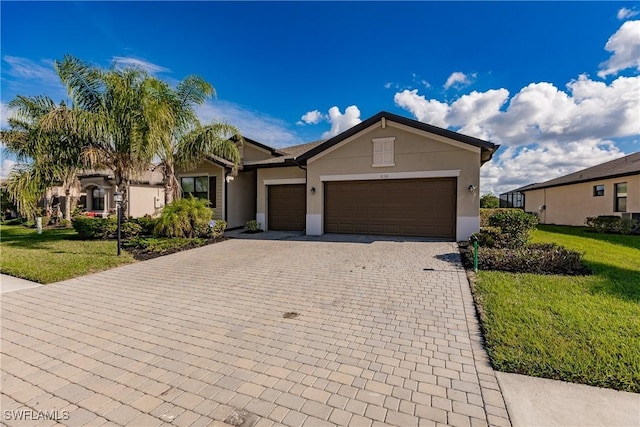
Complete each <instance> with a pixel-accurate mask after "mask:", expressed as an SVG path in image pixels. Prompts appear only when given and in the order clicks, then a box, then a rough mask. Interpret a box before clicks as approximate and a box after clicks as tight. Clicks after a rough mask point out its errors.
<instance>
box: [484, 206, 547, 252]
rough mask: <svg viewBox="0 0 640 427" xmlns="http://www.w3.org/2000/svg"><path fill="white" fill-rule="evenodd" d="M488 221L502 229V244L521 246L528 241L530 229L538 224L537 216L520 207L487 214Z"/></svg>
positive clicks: (514, 246) (512, 246) (513, 246)
mask: <svg viewBox="0 0 640 427" xmlns="http://www.w3.org/2000/svg"><path fill="white" fill-rule="evenodd" d="M488 222H489V225H490V226H492V227H499V228H500V230H502V234H503V235H504V239H503V242H504V246H506V247H510V248H521V247H523V246H525V245H526V244H527V243H528V242H529V238H530V232H531V229H533V228H535V226H536V225H537V224H538V218H537V217H536V216H535V215H532V214H530V213H526V212H524V211H522V210H520V209H504V210H501V211H499V212H495V213H494V214H492V215H491V216H489V219H488Z"/></svg>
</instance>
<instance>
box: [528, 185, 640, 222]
mask: <svg viewBox="0 0 640 427" xmlns="http://www.w3.org/2000/svg"><path fill="white" fill-rule="evenodd" d="M622 182H626V183H627V212H640V174H638V175H631V176H625V177H620V178H609V179H603V180H600V181H590V182H584V183H578V184H571V185H563V186H560V187H551V188H542V189H537V190H531V191H525V211H527V212H533V213H536V214H537V215H538V218H539V219H540V222H541V223H543V224H559V225H584V221H585V219H586V218H587V217H589V216H598V215H621V213H620V212H614V198H615V193H614V191H615V190H614V185H615V184H618V183H622ZM596 185H604V196H594V195H593V187H594V186H596ZM543 205H544V206H546V209H544V210H540V207H541V206H543Z"/></svg>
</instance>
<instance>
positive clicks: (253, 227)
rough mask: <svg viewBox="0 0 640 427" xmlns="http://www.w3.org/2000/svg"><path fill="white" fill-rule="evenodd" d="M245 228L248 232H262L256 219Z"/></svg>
mask: <svg viewBox="0 0 640 427" xmlns="http://www.w3.org/2000/svg"><path fill="white" fill-rule="evenodd" d="M244 228H246V229H247V231H251V232H256V231H259V230H260V223H259V222H258V221H256V220H255V219H250V220H249V221H247V222H246V223H245V225H244Z"/></svg>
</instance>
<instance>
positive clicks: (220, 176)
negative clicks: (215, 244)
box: [177, 161, 225, 219]
mask: <svg viewBox="0 0 640 427" xmlns="http://www.w3.org/2000/svg"><path fill="white" fill-rule="evenodd" d="M177 176H178V181H180V178H182V177H190V176H215V177H216V207H215V208H214V209H213V217H214V218H215V219H224V179H225V170H224V168H223V167H222V166H219V165H217V164H215V163H212V162H209V161H203V162H202V163H200V164H199V165H198V167H197V168H195V169H191V170H188V171H177Z"/></svg>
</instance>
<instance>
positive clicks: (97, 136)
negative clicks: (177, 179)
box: [43, 55, 173, 212]
mask: <svg viewBox="0 0 640 427" xmlns="http://www.w3.org/2000/svg"><path fill="white" fill-rule="evenodd" d="M54 65H55V69H56V71H57V73H58V75H59V76H60V79H61V80H62V82H63V83H64V85H65V86H66V87H67V89H68V92H69V96H70V97H71V100H72V102H73V107H74V108H72V109H70V110H66V111H59V110H56V111H53V112H51V113H50V114H47V115H46V116H45V118H44V119H43V124H44V128H45V129H46V130H52V131H55V130H60V129H64V130H65V131H66V133H67V134H68V135H73V137H74V138H78V139H81V140H83V141H86V147H85V148H84V150H83V153H82V154H83V158H84V159H85V160H86V161H87V163H88V164H89V165H91V167H106V168H109V169H111V170H112V171H113V174H114V179H115V184H116V188H117V190H118V191H120V192H122V196H123V201H122V212H126V211H127V204H128V189H129V183H130V182H131V180H132V179H133V178H134V177H135V176H136V175H138V174H141V173H143V172H144V171H145V170H146V169H147V168H148V167H149V163H150V161H151V159H152V153H151V152H149V150H148V149H147V148H146V147H149V146H150V145H151V141H153V140H155V139H157V138H160V137H162V132H163V131H164V129H165V128H166V127H167V126H169V123H172V120H173V117H172V116H171V113H170V111H169V109H168V108H167V107H166V106H165V105H164V104H162V103H161V102H158V99H157V91H156V87H158V86H159V81H158V80H157V79H155V78H152V77H150V76H149V75H147V74H146V73H145V72H144V71H142V70H141V69H137V68H125V69H123V70H118V69H115V68H113V69H109V70H103V69H100V68H97V67H94V66H90V65H88V64H86V63H84V62H82V61H81V60H79V59H77V58H75V57H73V56H69V55H67V56H65V57H64V59H63V60H62V61H56V62H55V63H54Z"/></svg>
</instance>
